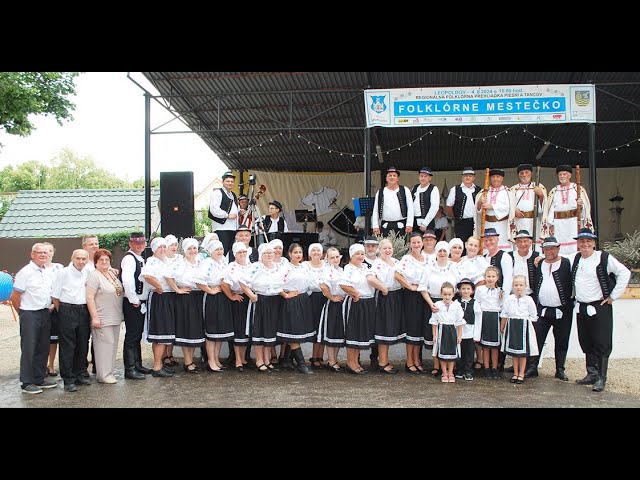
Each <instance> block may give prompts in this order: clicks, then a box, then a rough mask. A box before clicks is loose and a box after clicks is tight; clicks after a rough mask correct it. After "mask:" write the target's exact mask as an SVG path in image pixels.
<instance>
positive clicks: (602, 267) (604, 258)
mask: <svg viewBox="0 0 640 480" xmlns="http://www.w3.org/2000/svg"><path fill="white" fill-rule="evenodd" d="M581 258H582V255H581V254H580V252H578V253H576V256H575V259H574V260H573V265H572V266H571V281H572V283H573V287H574V288H575V285H576V273H577V272H578V263H580V259H581ZM608 262H609V252H601V254H600V264H599V265H598V266H597V267H596V275H597V276H598V283H599V284H600V289H601V290H602V298H607V297H608V296H609V295H611V292H612V291H613V289H614V288H616V277H615V275H614V274H613V273H609V272H608V271H607V263H608ZM574 292H575V290H574ZM574 296H575V295H574Z"/></svg>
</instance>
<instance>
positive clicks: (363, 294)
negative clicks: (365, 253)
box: [338, 263, 376, 298]
mask: <svg viewBox="0 0 640 480" xmlns="http://www.w3.org/2000/svg"><path fill="white" fill-rule="evenodd" d="M369 275H373V276H374V277H375V276H376V274H375V273H374V272H372V269H370V268H367V267H366V266H364V264H363V265H362V266H361V267H359V268H358V267H356V266H354V265H352V264H350V263H349V264H347V265H346V266H345V267H344V274H343V276H342V279H340V280H339V281H338V284H339V285H344V286H347V287H353V288H355V289H356V290H357V291H358V293H359V294H360V298H372V297H373V296H374V294H375V293H376V289H375V288H373V287H372V286H371V285H370V284H369V282H368V281H367V277H368V276H369Z"/></svg>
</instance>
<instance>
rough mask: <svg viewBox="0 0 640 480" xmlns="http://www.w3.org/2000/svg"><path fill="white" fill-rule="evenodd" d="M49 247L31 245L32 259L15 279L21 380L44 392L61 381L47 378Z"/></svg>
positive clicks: (30, 389)
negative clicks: (46, 265)
mask: <svg viewBox="0 0 640 480" xmlns="http://www.w3.org/2000/svg"><path fill="white" fill-rule="evenodd" d="M48 258H49V248H48V247H47V246H46V245H45V244H43V243H36V244H34V245H33V247H31V261H30V262H29V264H28V265H26V266H25V267H23V268H22V269H21V270H20V271H19V272H18V273H17V274H16V278H15V281H14V282H13V291H12V292H11V298H10V300H11V303H12V304H13V306H14V307H15V308H16V309H17V310H18V312H19V315H20V350H21V354H20V381H21V382H22V391H23V392H24V393H28V394H36V393H42V389H43V388H54V387H56V386H57V385H58V384H57V383H56V382H54V381H52V380H49V379H48V378H47V364H48V362H49V330H50V328H51V319H50V316H49V311H50V309H51V308H53V305H52V303H51V277H49V276H48V275H46V274H45V272H44V270H45V266H44V265H45V263H47V260H48Z"/></svg>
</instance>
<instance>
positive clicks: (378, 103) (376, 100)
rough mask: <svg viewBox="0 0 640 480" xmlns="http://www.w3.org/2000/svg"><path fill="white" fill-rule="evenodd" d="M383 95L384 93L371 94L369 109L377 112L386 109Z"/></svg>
mask: <svg viewBox="0 0 640 480" xmlns="http://www.w3.org/2000/svg"><path fill="white" fill-rule="evenodd" d="M384 97H385V96H384V95H371V110H373V111H374V112H376V113H378V114H380V113H382V112H384V111H385V110H386V109H387V104H386V103H384Z"/></svg>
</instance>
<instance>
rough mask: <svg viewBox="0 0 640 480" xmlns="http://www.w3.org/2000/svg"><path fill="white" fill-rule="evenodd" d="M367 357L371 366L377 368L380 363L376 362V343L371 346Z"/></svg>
mask: <svg viewBox="0 0 640 480" xmlns="http://www.w3.org/2000/svg"><path fill="white" fill-rule="evenodd" d="M369 359H370V360H371V368H373V369H375V368H377V367H378V366H379V365H380V363H379V362H378V345H373V346H372V347H371V355H369Z"/></svg>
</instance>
